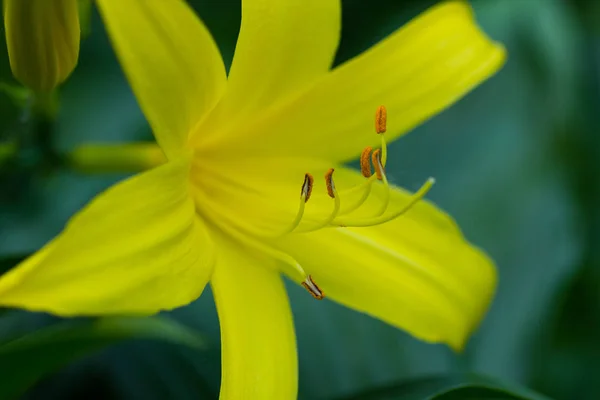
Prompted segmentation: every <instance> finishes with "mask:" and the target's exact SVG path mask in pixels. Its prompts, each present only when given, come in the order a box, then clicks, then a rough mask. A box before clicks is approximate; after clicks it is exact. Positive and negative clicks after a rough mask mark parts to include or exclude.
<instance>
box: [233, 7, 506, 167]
mask: <svg viewBox="0 0 600 400" xmlns="http://www.w3.org/2000/svg"><path fill="white" fill-rule="evenodd" d="M504 59H505V52H504V49H503V48H502V46H501V45H498V44H496V43H494V42H492V41H490V40H489V39H488V38H487V37H486V36H485V34H484V33H483V32H482V31H481V30H480V29H479V28H478V26H477V25H476V22H475V20H474V17H473V14H472V10H471V8H470V7H469V5H468V4H467V3H466V2H463V1H449V2H445V3H442V4H440V5H438V6H435V7H433V8H432V9H430V10H429V11H427V12H425V13H424V14H422V15H421V16H420V17H418V18H416V19H415V20H413V21H411V22H410V23H409V24H407V25H406V26H404V27H403V28H401V29H399V30H398V31H396V32H395V33H393V34H392V35H391V36H389V37H388V38H386V39H385V40H383V41H381V42H380V43H378V44H377V45H375V46H374V47H372V48H371V49H369V50H368V51H367V52H365V53H363V54H361V55H359V56H357V57H356V58H354V59H352V60H350V61H348V62H346V63H345V64H343V65H341V66H339V67H338V68H336V69H335V70H334V71H332V73H331V74H330V75H328V76H326V77H325V78H323V79H322V80H321V81H320V82H319V83H317V84H315V86H314V87H313V88H312V89H311V90H309V91H308V92H307V93H305V94H303V95H301V96H300V97H298V98H297V99H295V100H293V101H291V102H288V103H287V104H285V105H281V106H280V107H278V108H276V109H274V110H273V111H272V112H271V114H270V115H268V116H265V117H264V118H263V120H262V121H259V122H257V123H256V124H255V125H252V126H247V127H246V129H245V130H244V131H242V132H240V135H239V137H238V138H237V139H239V140H238V141H237V142H236V143H233V142H232V143H231V144H230V150H229V151H230V152H233V151H234V147H235V149H237V150H238V151H244V152H248V151H253V152H256V153H273V152H278V153H279V154H296V155H303V156H305V157H324V158H329V159H335V160H337V161H346V160H349V159H353V158H356V157H357V156H358V155H359V154H360V151H361V150H362V149H363V148H364V147H365V146H367V145H375V144H377V142H378V140H379V139H378V138H377V135H375V133H374V123H373V121H374V116H375V110H376V108H377V107H378V106H379V105H385V106H387V109H388V133H387V135H388V137H389V138H390V139H393V138H396V137H398V136H399V135H401V134H404V133H406V132H408V131H409V130H410V129H412V128H413V127H415V126H416V125H418V124H420V123H421V122H423V121H424V120H426V119H427V118H429V117H431V116H432V115H435V114H436V113H438V112H440V111H441V110H442V109H444V108H446V107H448V106H449V105H451V104H452V103H454V102H455V101H457V100H458V99H459V98H461V97H462V96H463V95H464V94H465V93H467V92H468V91H469V90H471V89H472V88H473V87H475V86H477V85H478V84H479V83H481V82H482V81H483V80H485V79H487V78H488V77H489V76H490V75H492V74H493V73H494V72H496V71H497V70H498V69H499V68H500V66H501V65H502V64H503V63H504Z"/></svg>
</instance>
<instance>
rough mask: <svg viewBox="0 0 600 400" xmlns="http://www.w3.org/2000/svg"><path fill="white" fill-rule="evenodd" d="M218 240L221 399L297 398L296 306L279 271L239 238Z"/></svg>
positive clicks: (213, 282) (215, 290) (214, 282)
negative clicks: (292, 307) (236, 241)
mask: <svg viewBox="0 0 600 400" xmlns="http://www.w3.org/2000/svg"><path fill="white" fill-rule="evenodd" d="M225 240H226V239H222V240H220V241H219V242H218V246H219V250H220V251H219V253H218V258H217V264H216V265H215V270H214V273H213V277H212V279H211V287H212V289H213V293H214V297H215V303H216V305H217V311H218V313H219V322H220V325H221V343H222V348H221V353H222V356H221V360H222V379H221V396H220V399H221V400H237V399H278V400H279V399H281V400H288V399H289V400H293V399H296V392H297V386H298V382H297V381H298V367H297V358H296V338H295V334H294V324H293V321H292V312H291V310H290V306H289V303H288V298H287V294H286V291H285V288H284V285H283V281H282V280H281V277H280V276H279V273H278V272H277V271H275V270H274V269H272V268H268V267H265V264H269V263H273V261H272V260H268V259H264V260H260V259H256V258H253V257H252V256H251V255H250V254H246V253H245V252H244V250H243V247H241V246H240V245H239V244H234V243H233V242H229V241H225Z"/></svg>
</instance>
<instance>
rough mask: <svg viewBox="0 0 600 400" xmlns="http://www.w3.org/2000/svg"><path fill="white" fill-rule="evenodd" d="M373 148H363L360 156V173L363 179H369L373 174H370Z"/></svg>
mask: <svg viewBox="0 0 600 400" xmlns="http://www.w3.org/2000/svg"><path fill="white" fill-rule="evenodd" d="M372 150H373V148H371V147H370V146H367V147H365V149H364V150H363V151H362V154H361V155H360V172H361V173H362V176H364V177H365V178H369V177H370V176H371V175H373V173H372V172H371V160H370V158H371V151H372Z"/></svg>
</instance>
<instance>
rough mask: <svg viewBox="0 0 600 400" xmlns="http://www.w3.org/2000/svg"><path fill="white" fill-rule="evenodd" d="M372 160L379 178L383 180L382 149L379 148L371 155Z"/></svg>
mask: <svg viewBox="0 0 600 400" xmlns="http://www.w3.org/2000/svg"><path fill="white" fill-rule="evenodd" d="M371 160H372V161H373V167H374V168H375V175H377V179H379V180H380V181H381V180H383V173H384V171H383V165H381V149H377V150H375V151H374V152H373V154H372V155H371Z"/></svg>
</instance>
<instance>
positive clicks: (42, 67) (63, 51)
mask: <svg viewBox="0 0 600 400" xmlns="http://www.w3.org/2000/svg"><path fill="white" fill-rule="evenodd" d="M4 25H5V28H6V44H7V48H8V54H9V58H10V67H11V69H12V72H13V74H14V76H15V77H16V78H17V79H18V80H19V81H20V82H21V83H23V84H24V85H25V86H28V87H30V88H31V89H34V90H37V91H43V92H46V91H50V90H52V89H54V88H55V87H56V86H57V85H59V84H60V83H62V82H63V81H64V80H65V79H67V77H68V76H69V75H70V74H71V72H72V71H73V69H74V68H75V65H76V64H77V58H78V56H79V36H80V32H79V14H78V8H77V0H54V1H48V0H29V1H22V0H4Z"/></svg>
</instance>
